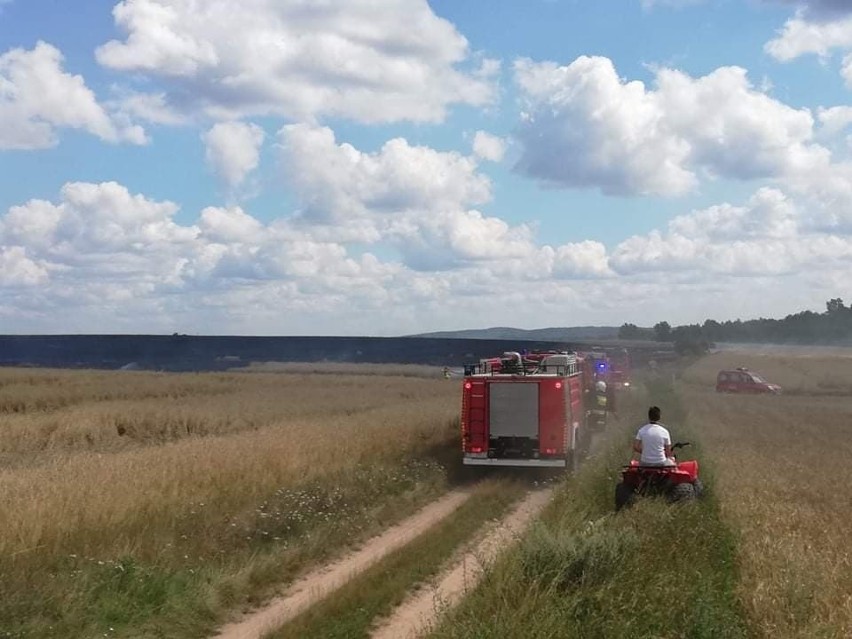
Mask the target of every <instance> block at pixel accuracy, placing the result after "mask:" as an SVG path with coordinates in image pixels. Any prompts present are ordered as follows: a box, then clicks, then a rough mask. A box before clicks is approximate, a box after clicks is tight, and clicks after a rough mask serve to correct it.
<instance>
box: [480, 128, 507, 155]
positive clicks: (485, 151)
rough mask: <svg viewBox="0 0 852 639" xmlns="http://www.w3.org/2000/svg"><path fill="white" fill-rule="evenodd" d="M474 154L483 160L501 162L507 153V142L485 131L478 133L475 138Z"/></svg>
mask: <svg viewBox="0 0 852 639" xmlns="http://www.w3.org/2000/svg"><path fill="white" fill-rule="evenodd" d="M473 153H474V155H476V157H478V158H481V159H483V160H488V161H490V162H500V161H501V160H502V159H503V155H505V153H506V141H505V140H503V139H502V138H498V137H497V136H496V135H491V134H490V133H487V132H485V131H477V132H476V134H475V135H474V136H473Z"/></svg>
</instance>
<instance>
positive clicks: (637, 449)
mask: <svg viewBox="0 0 852 639" xmlns="http://www.w3.org/2000/svg"><path fill="white" fill-rule="evenodd" d="M633 452H634V453H636V454H638V455H641V454H642V440H641V439H634V440H633Z"/></svg>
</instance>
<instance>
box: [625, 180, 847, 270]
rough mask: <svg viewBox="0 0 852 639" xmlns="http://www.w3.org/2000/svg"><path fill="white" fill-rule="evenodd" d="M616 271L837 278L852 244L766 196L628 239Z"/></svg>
mask: <svg viewBox="0 0 852 639" xmlns="http://www.w3.org/2000/svg"><path fill="white" fill-rule="evenodd" d="M610 264H611V265H612V267H613V268H614V269H615V270H616V271H617V272H618V273H620V274H622V275H635V274H637V273H651V272H668V273H679V274H684V273H695V274H698V275H699V276H700V277H701V278H702V279H705V280H712V278H713V277H717V276H719V275H725V276H731V277H735V278H743V277H760V276H779V275H784V276H788V275H794V274H799V273H802V272H819V271H820V270H824V271H825V272H833V271H836V270H844V269H848V268H850V266H852V238H850V237H848V236H843V235H836V234H828V233H823V232H820V231H819V230H818V229H814V228H812V227H810V226H809V225H808V223H807V218H806V216H804V215H802V214H801V212H800V211H799V210H798V206H797V204H796V203H795V202H794V201H792V200H791V199H790V198H789V197H788V196H787V195H786V194H785V193H783V192H781V191H779V190H778V189H772V188H762V189H760V190H758V191H757V192H756V193H755V194H754V195H753V196H752V197H751V198H750V199H749V201H748V202H747V203H746V205H745V206H734V205H731V204H721V205H718V206H713V207H710V208H707V209H704V210H699V211H694V212H692V213H690V214H687V215H682V216H678V217H676V218H674V219H673V220H672V221H670V222H669V224H668V230H667V232H665V233H663V232H660V231H652V232H651V233H648V234H647V235H637V236H633V237H631V238H628V239H627V240H625V241H623V242H621V243H620V244H619V245H618V246H617V247H616V248H615V250H614V251H613V253H612V256H611V259H610Z"/></svg>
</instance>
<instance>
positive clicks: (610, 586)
mask: <svg viewBox="0 0 852 639" xmlns="http://www.w3.org/2000/svg"><path fill="white" fill-rule="evenodd" d="M649 395H650V397H651V398H652V401H653V403H655V404H658V405H660V406H661V407H663V411H664V414H663V419H664V421H665V422H667V423H668V424H671V425H674V428H673V429H672V430H673V433H672V435H673V437H674V438H675V439H690V440H693V441H694V437H693V433H691V432H690V431H689V430H688V428H687V426H686V424H685V421H684V419H685V415H684V412H683V410H682V409H681V407H680V405H679V403H678V401H677V397H676V396H675V394H674V392H673V390H672V388H671V386H670V385H669V384H667V383H664V382H662V381H656V382H653V383H651V384H649ZM647 401H648V398H647V397H641V396H636V397H634V398H633V399H631V400H630V401H629V402H625V408H626V409H627V410H628V411H630V412H631V414H635V415H637V417H641V415H642V413H643V412H644V410H645V409H647V403H646V402H647ZM640 411H641V412H640ZM636 426H637V425H636V424H630V425H624V424H622V425H620V426H618V427H616V428H617V430H616V429H614V430H613V431H612V432H611V433H609V437H611V440H610V442H609V444H608V445H606V446H605V447H604V448H603V451H602V452H601V453H600V454H599V455H598V456H597V457H596V458H593V459H591V460H590V461H589V463H587V464H586V465H585V466H584V468H583V469H581V471H580V472H579V473H578V474H577V475H576V476H575V477H574V478H572V479H571V480H569V481H568V482H566V484H565V486H564V487H563V488H562V489H561V490H560V491H559V492H558V493H557V496H556V498H555V499H554V502H553V503H552V504H551V505H550V506H549V508H548V509H547V510H546V511H545V513H544V515H543V516H542V518H541V521H540V522H539V523H538V524H537V525H535V526H534V527H533V528H532V529H531V530H530V532H529V533H528V534H527V536H526V537H525V538H524V540H523V541H522V543H521V544H520V545H519V546H518V547H517V548H516V549H513V550H512V551H510V552H509V553H508V554H507V555H506V556H505V557H504V559H503V560H502V561H500V562H498V563H497V564H496V565H495V566H494V567H493V569H492V570H491V571H490V572H489V573H488V574H487V576H486V578H485V580H484V581H483V582H482V583H481V585H480V587H479V588H478V589H477V590H476V591H474V593H472V595H471V596H470V597H468V598H467V599H466V600H465V602H464V603H463V604H462V605H461V606H460V607H459V608H458V609H457V610H455V611H454V612H452V613H450V614H449V615H448V617H447V618H446V619H445V620H444V622H443V623H442V624H441V625H440V626H439V627H438V628H437V629H436V630H435V631H434V633H433V634H432V635H431V636H432V637H433V638H438V637H440V638H449V637H452V638H456V639H462V638H464V639H473V638H485V637H497V636H499V637H518V638H521V637H523V638H525V639H526V638H533V637H542V638H543V637H583V638H594V637H602V638H604V637H605V638H620V637H624V638H625V639H626V638H628V637H629V638H630V639H638V638H648V639H651V638H654V639H661V638H667V637H672V638H674V637H690V638H695V639H701V638H707V639H710V638H713V639H722V638H737V637H744V636H746V630H745V624H744V621H743V613H742V610H741V609H740V606H739V603H738V599H737V596H736V585H737V570H736V565H735V550H736V548H735V541H734V537H733V535H732V534H731V532H730V531H729V530H728V528H727V527H726V526H725V525H724V524H723V523H722V521H721V518H720V514H719V508H718V505H717V503H716V501H715V499H714V497H713V494H712V483H713V478H712V474H710V473H707V472H704V471H705V468H704V467H702V475H703V478H704V480H705V483H706V484H708V486H709V488H710V490H708V495H707V497H705V498H704V499H703V500H702V501H700V502H696V503H690V504H678V505H672V504H668V503H666V502H665V501H663V500H659V499H646V500H644V501H641V502H640V503H638V504H637V505H636V506H635V507H634V508H631V509H630V510H628V511H625V512H621V513H617V514H616V513H614V512H613V510H614V504H613V492H614V488H615V485H616V483H617V482H618V480H619V474H618V469H619V468H620V466H621V464H623V463H625V461H626V460H627V458H628V457H629V453H628V451H629V446H630V441H631V439H632V437H633V434H634V432H635V428H636ZM692 452H693V453H694V452H696V451H695V450H693V451H692Z"/></svg>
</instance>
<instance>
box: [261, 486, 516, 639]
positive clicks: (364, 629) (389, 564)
mask: <svg viewBox="0 0 852 639" xmlns="http://www.w3.org/2000/svg"><path fill="white" fill-rule="evenodd" d="M522 493H523V486H522V485H521V484H517V483H508V482H506V481H490V482H485V483H483V484H481V485H480V486H478V487H477V489H476V491H475V493H474V495H473V496H472V497H471V498H470V499H469V500H468V501H466V502H465V503H464V504H463V505H462V506H461V507H459V509H458V510H457V511H456V512H454V513H453V514H452V515H450V516H449V517H448V518H447V519H445V520H444V521H442V522H440V523H438V524H436V525H435V526H433V527H432V528H431V529H429V530H428V531H426V532H425V533H424V534H423V535H422V536H420V537H418V538H417V539H415V540H414V541H412V542H411V543H409V544H408V545H406V546H405V547H404V548H401V549H399V550H397V551H395V552H393V553H391V554H390V555H389V556H387V557H386V558H385V559H383V560H382V561H381V562H379V563H378V564H376V565H375V566H373V567H371V568H370V569H369V570H367V571H366V572H364V573H363V574H362V575H361V576H359V577H357V578H355V579H353V580H352V581H350V582H349V583H348V584H346V585H345V586H344V587H343V588H341V589H340V590H338V591H336V592H335V593H334V594H332V595H331V596H330V597H329V598H328V599H326V600H325V601H324V602H322V603H320V604H318V605H316V606H313V607H312V608H311V609H310V610H308V611H307V612H306V613H304V614H303V615H301V616H299V617H298V618H296V619H295V620H293V621H292V622H291V623H289V624H288V625H287V626H285V627H284V628H282V629H281V630H280V631H278V632H276V633H273V634H272V635H270V638H271V639H303V638H304V639H309V638H313V637H315V638H317V639H356V638H359V637H369V635H370V628H371V626H372V624H373V622H374V620H375V619H376V618H378V617H380V616H384V615H387V614H388V613H390V612H391V611H392V610H393V608H394V607H395V606H397V605H398V604H400V603H401V602H402V600H403V599H404V598H405V595H406V594H407V593H408V592H409V591H410V590H412V588H414V587H416V586H417V585H418V584H422V583H424V582H425V581H426V580H428V579H429V578H430V577H432V576H434V575H435V574H437V573H438V571H439V570H440V569H441V567H442V566H443V565H444V563H445V562H446V561H447V560H448V559H449V558H450V557H451V555H452V554H453V553H454V551H456V550H457V549H458V548H459V547H460V546H461V545H462V544H464V542H465V541H467V540H468V539H470V538H471V537H472V536H473V535H474V533H475V532H476V531H477V530H479V529H480V527H481V526H482V525H483V524H484V523H485V522H486V521H488V520H489V519H492V518H495V517H499V516H500V515H501V514H502V513H503V512H504V511H505V510H506V508H507V507H508V506H509V505H510V504H511V503H512V502H513V501H515V500H516V499H518V498H519V497H520V496H521V494H522Z"/></svg>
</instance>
